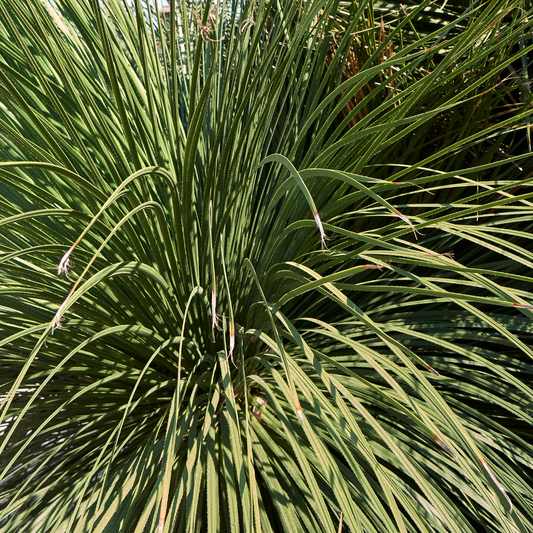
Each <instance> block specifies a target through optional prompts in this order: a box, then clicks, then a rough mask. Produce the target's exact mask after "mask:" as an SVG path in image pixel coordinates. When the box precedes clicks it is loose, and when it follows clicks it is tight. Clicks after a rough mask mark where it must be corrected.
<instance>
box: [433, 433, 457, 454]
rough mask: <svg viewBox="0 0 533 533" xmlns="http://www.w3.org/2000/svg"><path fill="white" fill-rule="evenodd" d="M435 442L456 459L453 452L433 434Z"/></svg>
mask: <svg viewBox="0 0 533 533" xmlns="http://www.w3.org/2000/svg"><path fill="white" fill-rule="evenodd" d="M433 440H434V441H435V442H436V443H437V444H438V445H439V446H440V447H441V448H442V449H443V450H444V451H445V452H447V453H449V454H450V455H451V456H452V457H456V455H455V453H454V452H453V450H452V449H451V448H450V447H449V446H448V445H447V444H446V443H445V442H444V441H443V440H442V439H441V438H440V437H439V436H438V435H437V434H436V433H434V434H433Z"/></svg>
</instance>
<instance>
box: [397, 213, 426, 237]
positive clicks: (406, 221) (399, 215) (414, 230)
mask: <svg viewBox="0 0 533 533" xmlns="http://www.w3.org/2000/svg"><path fill="white" fill-rule="evenodd" d="M394 214H395V215H396V216H397V217H400V218H401V219H402V220H403V221H404V222H405V223H406V224H409V226H410V227H411V229H412V230H413V235H414V236H415V239H418V237H417V235H422V233H420V232H419V231H418V230H417V229H416V228H415V225H414V224H413V223H412V222H411V221H410V220H409V219H408V218H407V217H406V216H405V215H404V214H402V213H400V211H398V209H394Z"/></svg>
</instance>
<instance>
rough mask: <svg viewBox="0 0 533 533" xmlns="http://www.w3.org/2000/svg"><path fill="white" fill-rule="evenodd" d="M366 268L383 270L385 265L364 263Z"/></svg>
mask: <svg viewBox="0 0 533 533" xmlns="http://www.w3.org/2000/svg"><path fill="white" fill-rule="evenodd" d="M363 268H364V269H365V270H382V269H383V265H363Z"/></svg>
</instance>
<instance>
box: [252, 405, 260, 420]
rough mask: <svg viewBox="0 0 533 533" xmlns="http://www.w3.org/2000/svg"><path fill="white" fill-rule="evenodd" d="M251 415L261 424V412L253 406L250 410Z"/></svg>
mask: <svg viewBox="0 0 533 533" xmlns="http://www.w3.org/2000/svg"><path fill="white" fill-rule="evenodd" d="M252 414H253V415H254V416H255V418H256V419H257V421H258V422H261V410H260V409H258V408H257V407H256V406H255V405H254V406H253V408H252Z"/></svg>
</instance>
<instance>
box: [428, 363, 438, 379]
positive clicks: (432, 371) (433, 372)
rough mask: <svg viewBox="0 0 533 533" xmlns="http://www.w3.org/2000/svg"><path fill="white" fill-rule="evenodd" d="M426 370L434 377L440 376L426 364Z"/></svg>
mask: <svg viewBox="0 0 533 533" xmlns="http://www.w3.org/2000/svg"><path fill="white" fill-rule="evenodd" d="M426 369H427V370H428V372H431V373H432V374H433V375H434V376H437V377H439V376H440V374H439V373H438V372H437V371H436V370H435V369H434V368H433V367H432V366H429V365H428V364H426Z"/></svg>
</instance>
